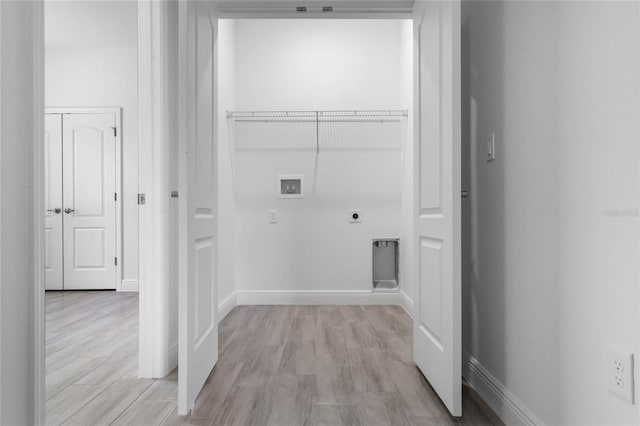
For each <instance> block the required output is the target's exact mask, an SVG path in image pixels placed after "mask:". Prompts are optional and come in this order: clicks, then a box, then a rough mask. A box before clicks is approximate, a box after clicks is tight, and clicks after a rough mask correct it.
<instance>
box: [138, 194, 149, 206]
mask: <svg viewBox="0 0 640 426" xmlns="http://www.w3.org/2000/svg"><path fill="white" fill-rule="evenodd" d="M146 201H147V197H146V196H145V195H144V194H138V205H139V206H143V205H144V204H145V202H146Z"/></svg>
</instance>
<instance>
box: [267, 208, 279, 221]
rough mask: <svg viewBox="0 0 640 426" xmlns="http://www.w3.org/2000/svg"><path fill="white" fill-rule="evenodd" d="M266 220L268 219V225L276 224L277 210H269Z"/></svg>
mask: <svg viewBox="0 0 640 426" xmlns="http://www.w3.org/2000/svg"><path fill="white" fill-rule="evenodd" d="M267 218H268V219H269V223H278V210H269V214H268V215H267Z"/></svg>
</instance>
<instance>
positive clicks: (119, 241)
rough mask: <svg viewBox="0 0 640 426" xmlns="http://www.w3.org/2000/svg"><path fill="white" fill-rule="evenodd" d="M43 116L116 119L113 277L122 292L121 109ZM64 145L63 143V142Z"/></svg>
mask: <svg viewBox="0 0 640 426" xmlns="http://www.w3.org/2000/svg"><path fill="white" fill-rule="evenodd" d="M44 113H45V114H61V115H71V114H113V115H114V116H115V118H116V129H117V130H116V135H115V138H116V158H115V160H116V164H115V180H116V182H115V185H116V193H117V194H118V197H117V199H116V200H115V208H116V224H115V225H116V226H115V233H116V257H117V258H118V263H117V265H116V275H115V277H114V280H115V289H116V291H122V280H123V276H122V263H123V260H124V259H123V258H122V220H123V211H122V191H123V188H122V108H121V107H45V109H44ZM62 120H63V121H62V125H63V126H64V117H63V119H62ZM63 143H64V141H63ZM63 290H64V280H63Z"/></svg>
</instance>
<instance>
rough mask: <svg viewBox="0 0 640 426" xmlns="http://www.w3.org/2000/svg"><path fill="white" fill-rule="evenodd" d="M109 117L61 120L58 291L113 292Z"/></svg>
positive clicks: (113, 153)
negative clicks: (61, 288)
mask: <svg viewBox="0 0 640 426" xmlns="http://www.w3.org/2000/svg"><path fill="white" fill-rule="evenodd" d="M115 127H116V117H115V115H114V114H76V113H74V114H65V115H64V119H63V150H62V151H63V184H64V189H63V199H64V203H63V211H62V216H63V217H64V289H65V290H90V289H115V288H116V238H115V237H116V234H115V225H116V202H115V198H114V194H115V193H116V184H115V159H116V137H115V131H114V128H115Z"/></svg>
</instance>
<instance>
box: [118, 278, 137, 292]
mask: <svg viewBox="0 0 640 426" xmlns="http://www.w3.org/2000/svg"><path fill="white" fill-rule="evenodd" d="M139 287H140V285H139V283H138V280H122V283H121V284H120V291H138V289H139Z"/></svg>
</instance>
